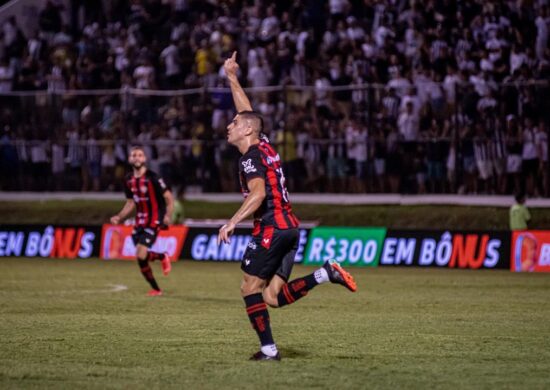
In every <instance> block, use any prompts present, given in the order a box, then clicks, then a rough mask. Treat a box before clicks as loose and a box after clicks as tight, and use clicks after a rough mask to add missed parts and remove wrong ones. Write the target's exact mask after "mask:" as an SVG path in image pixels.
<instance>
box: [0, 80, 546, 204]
mask: <svg viewBox="0 0 550 390" xmlns="http://www.w3.org/2000/svg"><path fill="white" fill-rule="evenodd" d="M247 93H248V94H249V96H250V97H251V100H252V102H253V106H254V107H255V109H256V110H257V111H259V112H260V113H261V114H262V115H263V117H264V121H265V128H266V132H267V135H268V136H269V138H270V140H271V142H272V143H274V144H275V145H276V147H277V149H278V150H279V152H280V154H281V157H282V159H283V160H284V161H285V166H286V170H287V176H288V177H289V186H290V187H291V188H290V189H291V190H294V191H306V192H307V191H312V192H400V193H425V192H438V193H439V192H451V193H453V192H458V191H460V192H486V193H493V192H495V193H509V192H512V191H514V190H516V189H517V188H519V187H521V186H524V185H526V184H529V183H527V181H528V175H529V174H532V176H533V177H532V179H533V183H532V186H533V189H532V190H533V191H534V190H535V189H536V190H537V191H538V192H539V193H540V194H546V195H547V194H548V191H547V188H545V186H546V184H545V183H546V182H547V179H546V177H547V175H548V173H547V165H545V163H546V162H545V161H543V160H544V158H543V156H542V155H541V156H540V158H539V160H540V161H539V162H540V164H539V167H537V168H536V171H534V172H532V173H530V172H528V171H525V170H523V169H522V168H523V167H522V164H523V161H522V157H521V154H522V148H523V147H524V143H525V142H526V140H525V135H524V132H525V130H526V129H528V130H529V129H532V128H535V127H538V128H540V129H542V131H543V132H544V131H545V126H546V125H547V124H548V122H549V119H550V106H549V105H550V96H549V95H550V88H549V84H548V82H529V83H501V84H495V83H491V82H489V81H485V80H478V81H476V82H475V83H460V84H458V83H457V84H437V83H417V84H416V85H409V84H407V83H404V84H403V85H400V84H394V85H391V84H390V85H387V86H386V85H372V84H364V85H354V86H342V87H312V86H304V87H296V86H278V87H268V88H259V89H248V90H247ZM0 100H1V103H2V104H1V105H0V107H1V108H0V113H1V115H0V125H1V126H2V128H3V129H4V132H3V136H2V139H1V142H0V150H1V154H0V169H1V183H0V185H1V187H0V188H1V189H2V190H37V191H41V190H78V191H80V190H82V191H89V190H120V188H121V187H120V186H121V181H122V176H123V173H124V172H125V171H126V170H127V168H128V167H127V166H126V158H127V151H128V146H129V145H131V144H134V143H140V144H143V145H145V146H146V147H147V153H148V155H149V159H150V164H151V168H152V169H154V170H157V171H159V172H160V173H161V174H162V175H163V176H165V177H166V178H167V180H168V181H169V182H171V183H172V185H173V186H174V187H176V188H178V189H179V188H181V189H183V188H185V187H188V186H194V187H195V188H199V189H200V190H202V191H208V192H210V191H223V192H231V191H236V190H238V183H237V182H236V176H237V175H236V169H237V165H236V161H237V159H238V152H237V151H236V150H235V149H234V148H232V147H230V146H228V145H227V144H226V142H225V134H226V130H225V127H226V125H227V124H228V123H229V121H230V120H231V118H232V116H233V115H234V108H233V103H232V99H231V93H230V91H229V90H228V89H227V88H200V89H194V90H183V91H179V90H178V91H151V90H139V89H134V88H123V89H120V90H89V91H82V90H78V91H41V92H37V91H30V92H13V93H10V94H4V95H0ZM409 111H410V113H409V114H410V115H408V116H407V115H405V114H404V113H407V112H409ZM408 132H411V134H409V133H408ZM546 142H548V141H546ZM518 153H519V155H520V168H519V170H518V167H515V166H510V165H511V163H512V162H513V161H510V156H513V157H516V155H517V154H518ZM512 160H513V159H512ZM515 163H516V165H517V158H516V161H515ZM512 165H513V164H512Z"/></svg>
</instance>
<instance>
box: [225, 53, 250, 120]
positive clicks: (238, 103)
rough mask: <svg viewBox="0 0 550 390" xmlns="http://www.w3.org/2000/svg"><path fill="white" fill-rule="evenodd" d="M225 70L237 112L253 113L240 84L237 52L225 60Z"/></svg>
mask: <svg viewBox="0 0 550 390" xmlns="http://www.w3.org/2000/svg"><path fill="white" fill-rule="evenodd" d="M223 69H224V70H225V75H226V77H227V80H228V81H229V86H230V87H231V94H232V95H233V103H235V108H236V109H237V112H242V111H252V105H251V104H250V100H248V97H247V96H246V94H245V93H244V90H243V87H241V83H239V78H238V77H237V72H238V71H239V64H237V52H236V51H234V52H233V55H232V56H231V57H230V58H228V59H227V60H225V63H224V64H223Z"/></svg>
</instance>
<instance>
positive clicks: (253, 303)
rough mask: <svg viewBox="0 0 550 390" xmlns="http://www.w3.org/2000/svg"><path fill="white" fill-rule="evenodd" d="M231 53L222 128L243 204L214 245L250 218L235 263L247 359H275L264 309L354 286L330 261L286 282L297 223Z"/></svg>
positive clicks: (226, 239)
mask: <svg viewBox="0 0 550 390" xmlns="http://www.w3.org/2000/svg"><path fill="white" fill-rule="evenodd" d="M236 55H237V53H236V52H235V53H233V56H232V57H231V58H229V59H227V60H226V61H225V64H224V69H225V73H226V76H227V78H228V80H229V82H230V86H231V93H232V95H233V101H234V103H235V107H236V109H237V112H238V113H237V115H236V116H235V117H234V118H233V121H232V122H231V123H230V124H229V125H228V126H227V141H228V142H229V143H230V144H232V145H234V146H236V147H237V148H238V149H239V151H240V152H241V154H242V157H241V158H240V160H239V176H240V181H241V188H242V192H243V195H244V197H245V200H244V202H243V204H242V206H241V207H240V208H239V210H238V211H237V212H236V213H235V215H233V217H232V218H231V219H230V220H229V221H228V222H227V223H226V224H225V225H223V226H222V227H221V228H220V230H219V233H218V244H220V243H222V242H224V243H229V241H230V236H231V235H232V234H233V231H234V229H235V226H236V225H237V224H238V223H239V222H241V221H242V220H244V219H245V218H247V217H248V216H250V215H252V214H254V230H253V232H252V240H251V241H250V242H249V244H248V247H247V249H246V252H245V253H244V255H243V260H242V263H241V269H242V270H243V271H244V277H243V281H242V284H241V295H242V297H243V299H244V302H245V305H246V312H247V313H248V317H249V319H250V322H251V323H252V327H253V328H254V329H255V330H256V333H257V334H258V337H259V339H260V344H261V348H260V351H258V352H257V353H255V354H254V355H253V356H252V357H251V358H250V359H251V360H280V359H281V356H280V353H279V352H278V350H277V346H276V344H275V341H273V336H272V334H271V325H270V322H269V312H268V310H267V305H269V306H271V307H274V308H276V307H282V306H285V305H289V304H291V303H294V302H296V301H297V300H298V299H300V298H302V297H304V296H305V295H306V294H307V293H308V292H309V290H311V289H313V288H314V287H315V286H317V285H318V284H321V283H326V282H332V283H338V284H341V285H343V286H345V287H347V288H348V289H349V290H350V291H355V290H356V289H357V286H356V284H355V281H354V280H353V278H352V276H351V275H350V274H349V273H348V272H346V271H345V270H344V269H342V267H340V266H339V265H338V263H336V262H334V261H329V262H326V263H325V264H324V265H323V266H322V267H321V268H319V269H318V270H316V271H315V272H313V273H312V274H310V275H307V276H304V277H302V278H298V279H295V280H293V281H291V282H288V279H289V277H290V273H291V271H292V266H293V265H294V256H295V255H296V250H297V249H298V241H299V232H298V225H299V221H298V219H297V218H296V216H295V215H294V213H293V212H292V208H291V206H290V201H289V199H288V192H287V189H286V186H285V176H284V174H283V169H282V168H281V159H280V157H279V155H278V154H277V152H276V151H275V150H274V149H273V147H272V146H271V145H270V144H269V142H267V141H266V140H265V139H264V137H263V135H262V126H263V121H262V118H261V116H259V115H258V114H257V113H255V112H253V111H252V106H251V105H250V101H249V100H248V97H247V96H246V94H245V92H244V91H243V89H242V87H241V85H240V83H239V80H238V78H237V71H238V69H239V65H238V64H237V62H236ZM266 304H267V305H266Z"/></svg>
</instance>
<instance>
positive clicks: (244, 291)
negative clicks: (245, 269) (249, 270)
mask: <svg viewBox="0 0 550 390" xmlns="http://www.w3.org/2000/svg"><path fill="white" fill-rule="evenodd" d="M259 292H261V291H260V290H258V289H257V288H255V287H254V286H251V285H248V284H245V283H243V284H241V296H243V297H246V296H248V295H252V294H257V293H259Z"/></svg>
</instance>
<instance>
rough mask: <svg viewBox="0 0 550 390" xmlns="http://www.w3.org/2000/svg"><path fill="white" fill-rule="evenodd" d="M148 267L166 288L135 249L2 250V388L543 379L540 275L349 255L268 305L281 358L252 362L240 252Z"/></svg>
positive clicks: (476, 383)
mask: <svg viewBox="0 0 550 390" xmlns="http://www.w3.org/2000/svg"><path fill="white" fill-rule="evenodd" d="M312 270H313V269H312V268H307V267H302V266H297V267H296V268H295V270H294V273H293V274H294V275H293V276H299V275H303V274H306V273H309V272H311V271H312ZM154 271H155V275H156V276H157V279H158V280H159V282H160V285H161V287H163V288H164V290H165V295H164V296H163V297H158V298H149V297H147V296H146V292H147V290H148V288H147V287H148V286H147V285H146V283H145V281H143V280H142V278H141V275H140V273H139V270H138V267H137V265H136V264H135V263H133V262H118V261H112V262H103V261H100V260H77V261H74V260H73V261H70V260H32V259H0V272H1V275H2V283H0V388H1V389H27V388H29V389H49V388H54V389H60V388H61V389H74V388H79V389H87V388H92V389H93V388H98V389H121V388H123V389H168V388H173V389H220V388H224V389H225V388H230V389H232V388H235V389H264V388H266V389H305V388H318V389H321V388H327V389H329V388H330V389H340V388H356V389H365V388H369V389H370V388H385V389H387V388H422V389H424V388H453V389H454V388H486V389H494V388H499V389H500V388H509V389H517V388H541V389H542V388H548V386H550V325H549V324H550V299H549V297H550V278H549V275H543V274H513V273H510V272H508V271H461V270H443V269H414V268H410V269H405V268H378V269H352V272H353V274H354V276H355V278H356V280H357V282H358V288H359V290H358V292H357V293H355V294H353V293H350V292H348V291H347V290H346V289H344V288H343V287H341V286H334V285H322V286H319V287H317V288H315V289H314V290H313V291H311V293H310V295H309V296H308V297H306V298H304V299H302V300H301V301H299V302H297V303H295V304H294V305H291V306H288V307H285V308H283V309H277V310H275V309H272V310H271V311H270V313H271V323H272V328H273V332H274V336H275V340H276V341H277V343H278V346H279V349H280V350H281V354H282V356H283V360H282V361H281V362H280V363H276V362H263V363H261V362H249V361H248V360H247V359H248V357H249V356H250V355H251V354H252V353H253V352H255V351H256V350H257V349H258V343H257V338H256V335H255V333H254V332H253V330H252V328H251V326H250V324H249V323H248V319H247V317H246V313H245V310H244V307H243V306H244V305H243V302H242V300H241V298H240V296H239V284H240V277H241V273H240V269H239V265H238V264H237V263H206V262H202V263H201V262H190V261H183V262H178V263H176V264H174V268H173V271H172V273H171V274H170V275H169V276H168V277H163V276H162V275H161V272H160V268H159V267H158V264H155V267H154ZM125 287H126V289H125ZM117 290H118V291H117Z"/></svg>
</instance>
